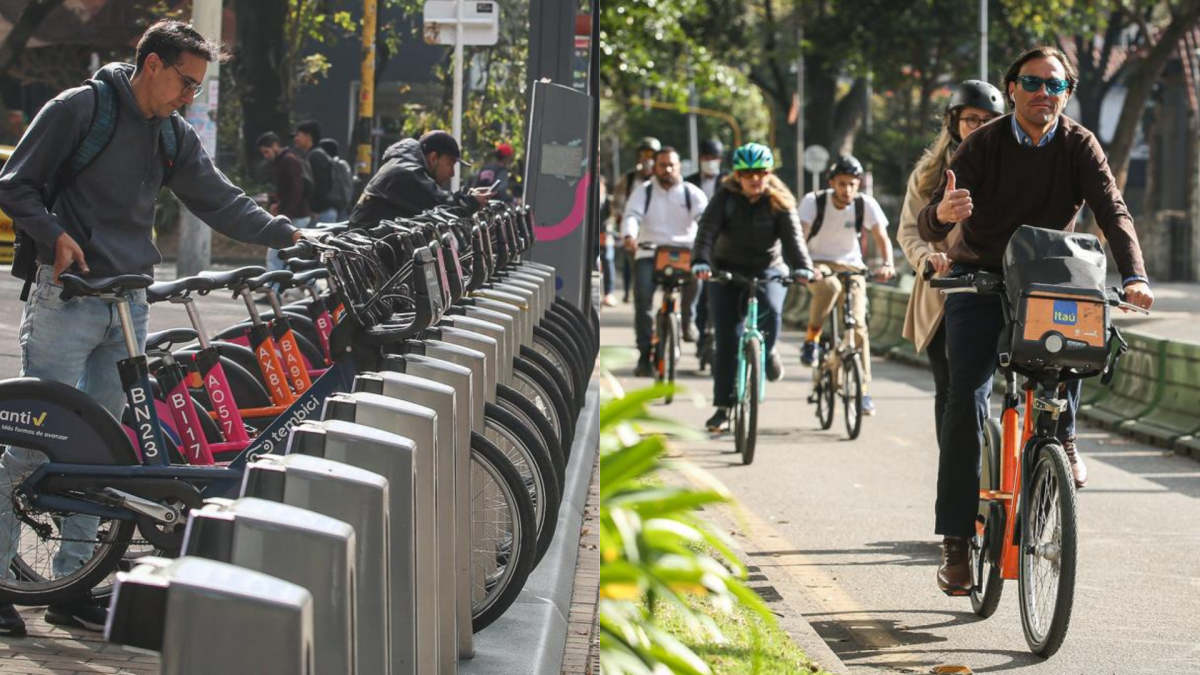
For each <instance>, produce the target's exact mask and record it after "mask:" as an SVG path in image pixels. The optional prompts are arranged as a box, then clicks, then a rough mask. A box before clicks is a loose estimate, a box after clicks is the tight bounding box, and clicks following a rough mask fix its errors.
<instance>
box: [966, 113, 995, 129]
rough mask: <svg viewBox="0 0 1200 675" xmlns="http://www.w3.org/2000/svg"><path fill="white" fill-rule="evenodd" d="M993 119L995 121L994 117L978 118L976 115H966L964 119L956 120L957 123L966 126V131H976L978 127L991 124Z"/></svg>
mask: <svg viewBox="0 0 1200 675" xmlns="http://www.w3.org/2000/svg"><path fill="white" fill-rule="evenodd" d="M994 119H996V118H995V117H980V116H978V115H967V116H966V117H960V118H958V121H959V122H962V123H964V124H966V125H967V128H968V129H978V128H979V125H981V124H987V123H988V122H991V121H992V120H994Z"/></svg>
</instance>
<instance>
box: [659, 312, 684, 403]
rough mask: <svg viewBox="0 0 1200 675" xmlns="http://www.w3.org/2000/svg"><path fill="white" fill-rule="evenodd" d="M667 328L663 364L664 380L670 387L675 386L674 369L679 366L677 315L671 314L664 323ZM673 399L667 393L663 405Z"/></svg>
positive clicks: (673, 393)
mask: <svg viewBox="0 0 1200 675" xmlns="http://www.w3.org/2000/svg"><path fill="white" fill-rule="evenodd" d="M665 323H666V326H667V335H666V338H667V346H666V360H665V361H666V362H665V363H664V364H663V366H664V368H665V369H666V373H665V375H666V380H667V383H668V384H670V385H674V384H675V368H676V366H678V364H679V352H680V351H681V349H682V347H680V345H679V336H680V335H681V333H680V332H679V330H680V327H679V315H678V314H671V315H670V316H669V317H668V318H667V321H666V322H665ZM674 399H675V392H674V391H673V390H672V391H669V392H667V395H666V396H665V397H664V403H670V402H671V401H673V400H674Z"/></svg>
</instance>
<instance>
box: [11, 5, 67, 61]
mask: <svg viewBox="0 0 1200 675" xmlns="http://www.w3.org/2000/svg"><path fill="white" fill-rule="evenodd" d="M61 4H63V0H30V2H29V4H27V5H25V9H23V10H21V16H20V17H19V18H18V19H17V23H16V24H14V25H13V27H12V30H11V31H10V32H9V34H8V36H7V37H6V38H4V44H0V74H4V75H7V73H8V69H9V68H11V67H12V65H13V64H14V63H16V62H17V59H19V58H20V57H21V53H22V52H24V51H25V45H26V44H27V43H28V42H29V38H31V37H33V33H34V31H36V30H37V29H38V26H40V25H42V21H43V20H44V19H45V18H46V15H48V14H50V12H53V11H54V10H55V9H57V8H58V6H59V5H61Z"/></svg>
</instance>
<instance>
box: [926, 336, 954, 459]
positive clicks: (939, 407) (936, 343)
mask: <svg viewBox="0 0 1200 675" xmlns="http://www.w3.org/2000/svg"><path fill="white" fill-rule="evenodd" d="M925 354H926V355H928V356H929V369H930V370H932V371H933V423H934V426H935V427H936V429H937V436H938V448H941V447H942V422H943V421H944V420H945V418H946V401H947V400H949V398H950V360H949V359H947V358H946V324H945V323H941V324H939V325H938V329H937V332H935V333H934V334H933V339H931V340H930V341H929V346H928V347H927V348H926V349H925Z"/></svg>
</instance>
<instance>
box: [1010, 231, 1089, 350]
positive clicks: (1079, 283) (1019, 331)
mask: <svg viewBox="0 0 1200 675" xmlns="http://www.w3.org/2000/svg"><path fill="white" fill-rule="evenodd" d="M1104 275H1105V259H1104V248H1103V246H1102V245H1101V244H1100V241H1099V240H1098V239H1097V238H1096V237H1095V236H1093V235H1090V234H1082V233H1076V232H1061V231H1056V230H1046V229H1042V228H1036V227H1030V226H1028V225H1022V226H1021V227H1020V228H1019V229H1018V230H1017V232H1016V233H1014V234H1013V236H1012V239H1010V240H1009V243H1008V248H1007V249H1006V250H1005V252H1004V281H1005V290H1006V291H1007V294H1008V298H1009V302H1010V306H1011V307H1012V324H1011V325H1010V326H1009V330H1008V331H1006V334H1007V335H1009V336H1011V337H1010V338H1009V340H1005V342H1006V343H1007V345H1006V346H1007V347H1008V349H1007V350H1005V349H1004V347H1003V346H1002V351H1008V353H1009V361H1010V362H1011V363H1012V364H1013V365H1015V366H1017V367H1019V368H1021V369H1024V370H1040V369H1044V368H1076V369H1082V370H1096V371H1100V370H1102V369H1103V368H1104V365H1105V362H1106V361H1107V359H1108V353H1109V345H1108V339H1109V321H1110V318H1109V312H1108V302H1107V294H1106V293H1105V291H1104Z"/></svg>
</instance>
